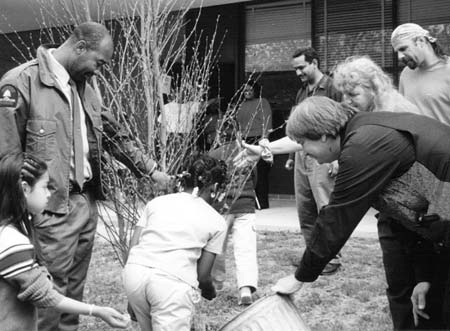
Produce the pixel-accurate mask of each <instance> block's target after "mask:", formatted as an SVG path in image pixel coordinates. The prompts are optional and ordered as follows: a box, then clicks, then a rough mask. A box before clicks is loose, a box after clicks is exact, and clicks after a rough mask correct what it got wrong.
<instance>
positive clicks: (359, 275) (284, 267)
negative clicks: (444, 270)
mask: <svg viewBox="0 0 450 331" xmlns="http://www.w3.org/2000/svg"><path fill="white" fill-rule="evenodd" d="M303 248H304V242H303V240H302V238H301V235H300V234H299V233H295V232H259V233H258V261H259V266H260V269H259V272H260V287H259V289H258V291H257V292H256V293H257V296H259V297H262V296H265V295H268V294H270V293H271V291H270V287H271V286H272V285H273V284H274V283H275V282H276V281H277V280H278V279H279V278H281V277H284V276H286V275H288V274H290V273H293V272H294V270H295V267H293V266H292V260H293V258H294V257H298V256H300V255H301V251H302V250H303ZM342 254H343V257H342V262H343V267H342V268H341V270H340V271H339V272H338V273H337V274H335V275H333V276H326V277H319V279H318V280H317V281H316V282H314V283H310V284H305V285H304V287H303V288H302V289H301V290H300V291H299V292H297V293H296V294H295V295H294V297H293V299H294V303H295V305H296V306H297V307H298V311H299V312H300V314H301V316H302V318H303V320H304V321H305V323H306V324H308V325H309V326H310V327H311V329H312V330H314V331H326V330H345V331H352V330H355V331H356V330H364V331H383V330H392V324H391V319H390V316H389V310H388V304H387V299H386V297H385V288H386V285H385V278H384V271H383V266H382V261H381V251H380V248H379V244H378V240H377V239H362V238H351V239H350V241H349V242H348V243H347V245H346V246H345V247H344V249H343V251H342ZM227 263H228V264H227V266H228V271H229V273H228V275H229V279H228V281H227V282H226V283H225V287H224V290H223V291H221V292H219V295H218V297H217V298H216V299H215V300H214V301H212V302H209V301H206V300H202V302H201V303H200V304H199V305H198V306H197V310H196V314H195V317H194V326H195V330H196V331H215V330H218V329H219V328H220V327H221V326H222V325H223V324H225V323H226V322H227V321H229V320H230V319H231V318H232V317H234V316H235V315H236V314H238V313H240V312H241V311H242V310H244V309H245V308H242V307H239V306H238V305H237V297H236V295H237V288H236V285H235V283H236V279H235V275H234V262H233V258H232V245H230V249H229V250H228V252H227ZM85 301H87V302H90V303H96V304H99V305H110V306H112V307H114V308H116V309H118V310H119V311H125V310H126V298H125V294H124V291H123V287H122V283H121V268H120V265H119V263H118V262H117V260H116V259H115V256H114V254H113V252H112V249H111V248H110V247H109V244H108V243H106V242H104V241H102V240H100V239H97V242H96V246H95V248H94V255H93V257H92V262H91V267H90V272H89V275H88V281H87V285H86V290H85ZM80 330H83V331H84V330H96V331H100V330H110V328H109V326H108V325H107V324H105V323H103V322H102V321H101V320H99V319H94V318H88V317H82V319H81V328H80ZM129 330H139V329H138V328H137V327H136V328H134V329H133V328H130V329H129ZM174 331H176V330H174ZM280 331H281V330H280Z"/></svg>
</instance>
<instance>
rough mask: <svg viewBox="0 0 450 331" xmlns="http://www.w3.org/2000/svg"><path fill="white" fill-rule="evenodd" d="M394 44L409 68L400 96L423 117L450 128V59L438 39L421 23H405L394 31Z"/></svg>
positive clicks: (400, 58)
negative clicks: (409, 102) (416, 108)
mask: <svg viewBox="0 0 450 331" xmlns="http://www.w3.org/2000/svg"><path fill="white" fill-rule="evenodd" d="M391 44H392V47H393V48H394V51H396V52H397V53H398V59H399V60H400V61H401V62H402V63H404V64H405V65H406V67H405V68H404V69H403V71H402V73H401V75H400V83H399V91H400V93H401V94H403V95H404V96H405V97H406V98H407V99H408V100H409V101H411V102H412V103H414V104H416V106H417V107H418V108H419V110H420V111H421V113H422V115H425V116H428V117H431V118H434V119H436V120H438V121H440V122H442V123H445V124H447V125H450V60H449V58H448V56H447V55H446V54H445V53H444V51H443V50H442V48H441V47H440V46H439V44H438V43H437V40H436V38H434V37H432V36H431V35H430V32H429V31H428V30H425V29H423V28H422V27H421V26H419V25H417V24H414V23H405V24H402V25H400V26H398V27H397V28H396V29H395V30H394V31H393V32H392V36H391Z"/></svg>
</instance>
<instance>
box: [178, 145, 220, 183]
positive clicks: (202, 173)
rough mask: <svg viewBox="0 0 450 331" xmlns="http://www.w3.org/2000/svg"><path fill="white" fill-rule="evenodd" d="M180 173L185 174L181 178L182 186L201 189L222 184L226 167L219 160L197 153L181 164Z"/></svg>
mask: <svg viewBox="0 0 450 331" xmlns="http://www.w3.org/2000/svg"><path fill="white" fill-rule="evenodd" d="M182 171H184V172H185V173H186V175H184V176H183V184H182V185H183V186H184V187H188V188H194V187H198V188H199V189H202V188H203V187H205V186H208V185H211V184H215V183H218V184H219V185H222V184H224V183H225V180H226V173H227V167H226V164H225V162H223V161H221V160H217V159H215V158H212V157H210V156H208V155H204V154H200V153H197V154H194V155H192V156H190V157H188V158H187V160H186V161H185V162H184V164H183V167H182Z"/></svg>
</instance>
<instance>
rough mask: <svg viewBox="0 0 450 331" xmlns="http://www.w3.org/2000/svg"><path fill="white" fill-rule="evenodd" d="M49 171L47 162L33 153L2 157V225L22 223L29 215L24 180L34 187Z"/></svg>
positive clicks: (0, 220)
mask: <svg viewBox="0 0 450 331" xmlns="http://www.w3.org/2000/svg"><path fill="white" fill-rule="evenodd" d="M46 171H47V164H45V162H43V161H41V160H39V159H37V158H36V157H34V156H31V155H25V156H24V155H23V154H22V153H11V154H7V155H5V156H4V157H3V158H1V159H0V225H8V224H14V225H15V226H17V227H18V228H19V229H20V223H21V222H22V220H23V219H24V217H26V215H27V203H26V200H25V195H24V193H23V189H22V181H25V182H27V183H28V185H30V186H31V187H33V185H34V184H35V183H36V182H37V181H38V180H39V178H40V177H41V176H42V175H43V174H44V173H45V172H46Z"/></svg>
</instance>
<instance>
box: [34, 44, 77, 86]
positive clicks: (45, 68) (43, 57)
mask: <svg viewBox="0 0 450 331" xmlns="http://www.w3.org/2000/svg"><path fill="white" fill-rule="evenodd" d="M58 47H59V45H56V44H45V45H41V46H39V48H38V49H37V53H36V58H37V60H38V63H39V79H40V80H41V82H42V83H43V84H45V85H47V86H53V87H55V86H58V84H57V83H56V81H55V78H54V75H53V73H52V72H51V70H50V58H49V53H48V51H49V49H51V48H58ZM84 88H85V82H84V83H82V84H80V83H77V89H78V90H79V91H84Z"/></svg>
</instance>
